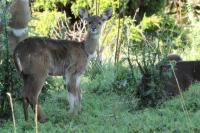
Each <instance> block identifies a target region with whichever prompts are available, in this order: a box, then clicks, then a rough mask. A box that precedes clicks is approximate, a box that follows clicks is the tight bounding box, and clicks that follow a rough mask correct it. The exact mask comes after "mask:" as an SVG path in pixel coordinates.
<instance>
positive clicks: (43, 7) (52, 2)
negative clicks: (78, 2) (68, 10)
mask: <svg viewBox="0 0 200 133" xmlns="http://www.w3.org/2000/svg"><path fill="white" fill-rule="evenodd" d="M59 2H60V3H62V4H64V5H65V3H66V2H69V0H36V1H35V2H33V9H34V10H35V11H55V10H56V3H59Z"/></svg>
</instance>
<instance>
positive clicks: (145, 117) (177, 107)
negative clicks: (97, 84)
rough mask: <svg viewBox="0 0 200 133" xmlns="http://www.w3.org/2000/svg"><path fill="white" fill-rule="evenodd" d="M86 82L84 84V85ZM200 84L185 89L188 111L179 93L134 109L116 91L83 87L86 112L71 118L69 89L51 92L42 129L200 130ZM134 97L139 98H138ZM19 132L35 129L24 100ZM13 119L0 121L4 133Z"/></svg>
mask: <svg viewBox="0 0 200 133" xmlns="http://www.w3.org/2000/svg"><path fill="white" fill-rule="evenodd" d="M83 86H84V85H83ZM199 87H200V84H195V85H193V86H191V87H190V89H189V91H186V92H184V93H183V97H184V104H185V106H186V108H187V112H185V111H183V109H182V101H183V100H181V98H180V96H177V97H175V98H173V99H171V100H169V101H167V102H165V103H164V104H162V105H161V106H159V107H156V108H146V109H143V110H134V111H133V110H131V109H130V107H132V109H134V108H135V107H134V106H135V105H136V103H132V104H130V102H127V101H126V100H124V98H122V97H121V96H118V95H117V94H115V93H102V94H98V95H97V94H94V93H91V92H89V91H88V90H87V89H86V88H83V92H82V94H83V100H82V113H81V114H80V115H79V116H77V117H76V118H73V119H71V120H70V119H69V118H68V116H67V111H66V93H65V91H62V92H58V91H57V92H55V91H54V92H51V93H50V95H49V96H47V97H46V99H45V101H41V102H42V110H43V111H44V112H45V113H46V115H47V116H48V119H49V120H48V122H46V123H45V124H40V123H39V133H66V132H67V133H68V132H69V133H70V132H72V133H82V132H83V133H154V132H155V133H157V132H158V133H163V132H164V133H190V132H196V133H199V132H200V89H199ZM133 101H134V102H136V100H134V98H133ZM14 109H15V116H16V125H17V133H33V132H34V121H33V112H32V111H31V109H30V110H29V113H30V114H31V116H29V122H28V123H26V122H24V117H23V113H22V106H21V103H20V102H16V103H15V105H14ZM12 130H13V129H12V121H11V120H8V121H4V122H3V123H1V124H0V133H11V132H13V131H12Z"/></svg>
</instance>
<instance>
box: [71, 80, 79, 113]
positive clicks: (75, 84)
mask: <svg viewBox="0 0 200 133" xmlns="http://www.w3.org/2000/svg"><path fill="white" fill-rule="evenodd" d="M79 84H80V77H79V76H71V77H70V78H69V82H68V102H69V113H70V114H73V115H77V114H78V112H80V110H81V105H80V100H81V97H80V88H79V86H80V85H79Z"/></svg>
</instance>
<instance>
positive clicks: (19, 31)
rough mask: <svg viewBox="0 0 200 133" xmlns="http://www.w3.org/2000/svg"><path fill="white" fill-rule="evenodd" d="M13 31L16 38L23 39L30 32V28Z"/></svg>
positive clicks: (12, 29) (13, 29)
mask: <svg viewBox="0 0 200 133" xmlns="http://www.w3.org/2000/svg"><path fill="white" fill-rule="evenodd" d="M11 31H12V32H13V34H14V35H15V36H16V37H21V36H22V35H24V34H25V33H27V32H28V27H25V28H21V29H15V28H11Z"/></svg>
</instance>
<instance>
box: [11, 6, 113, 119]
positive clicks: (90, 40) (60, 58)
mask: <svg viewBox="0 0 200 133" xmlns="http://www.w3.org/2000/svg"><path fill="white" fill-rule="evenodd" d="M111 14H112V10H111V9H110V8H109V9H107V10H105V11H104V14H103V15H102V16H101V17H99V16H90V17H89V15H88V13H87V10H85V9H84V8H79V16H80V17H81V18H83V19H84V20H86V21H88V23H89V24H88V31H87V32H88V33H87V37H86V38H85V40H84V41H83V42H76V41H69V40H53V39H50V38H44V37H31V38H28V39H25V40H24V41H22V42H20V43H19V45H18V46H17V47H16V49H15V51H14V60H15V64H16V67H17V68H18V70H19V72H20V73H21V75H22V78H23V81H24V87H23V91H22V96H23V104H24V115H25V119H26V120H28V110H27V108H28V106H29V104H30V105H31V106H32V108H33V110H34V107H35V105H36V104H38V95H39V92H40V91H41V89H42V87H43V84H44V82H45V80H46V78H47V76H48V75H52V76H60V75H66V77H67V78H68V79H69V80H68V81H67V82H68V84H67V86H68V94H69V97H68V99H69V106H70V111H69V112H70V114H74V115H76V114H78V112H80V110H81V108H80V100H81V95H80V85H79V77H80V75H81V74H82V73H83V72H84V70H85V67H86V65H87V62H88V61H89V59H90V56H91V55H92V54H93V53H94V52H95V49H96V47H97V45H98V40H99V35H100V31H101V24H102V23H103V21H104V20H107V19H108V18H109V17H110V16H111ZM38 118H39V120H40V121H41V122H45V121H46V118H45V115H44V114H43V113H42V112H41V111H40V109H39V107H38Z"/></svg>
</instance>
